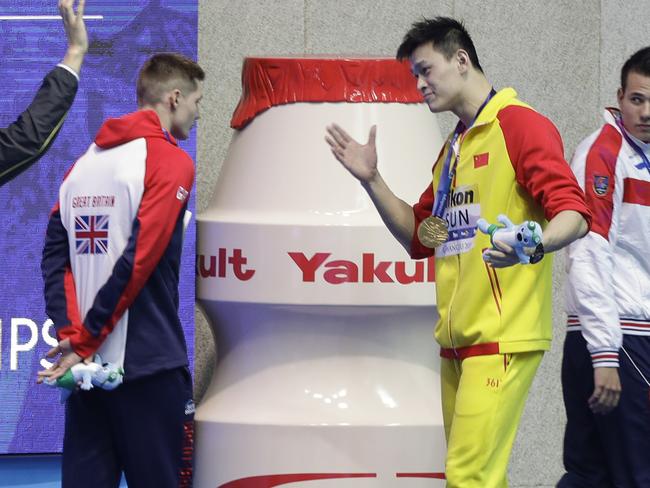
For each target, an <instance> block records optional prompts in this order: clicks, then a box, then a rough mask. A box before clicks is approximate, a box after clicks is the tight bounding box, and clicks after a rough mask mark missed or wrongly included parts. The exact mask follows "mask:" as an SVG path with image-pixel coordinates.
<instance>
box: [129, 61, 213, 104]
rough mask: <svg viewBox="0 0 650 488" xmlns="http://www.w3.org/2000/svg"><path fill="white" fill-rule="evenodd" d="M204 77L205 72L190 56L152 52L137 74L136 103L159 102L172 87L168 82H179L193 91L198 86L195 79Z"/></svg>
mask: <svg viewBox="0 0 650 488" xmlns="http://www.w3.org/2000/svg"><path fill="white" fill-rule="evenodd" d="M204 79H205V72H204V71H203V69H202V68H201V67H200V66H199V65H198V63H196V62H195V61H192V60H191V59H190V58H188V57H186V56H183V55H182V54H177V53H159V54H154V55H153V56H151V57H150V58H149V59H148V60H147V61H145V63H144V65H143V66H142V68H141V69H140V74H139V75H138V82H137V89H136V91H137V96H138V105H145V104H155V103H157V102H159V101H160V100H161V96H162V95H163V94H164V93H165V91H167V90H169V89H170V88H173V87H171V86H170V82H173V83H180V84H181V85H184V88H186V89H188V90H190V91H194V90H196V88H197V86H198V85H197V81H203V80H204ZM179 88H180V87H179Z"/></svg>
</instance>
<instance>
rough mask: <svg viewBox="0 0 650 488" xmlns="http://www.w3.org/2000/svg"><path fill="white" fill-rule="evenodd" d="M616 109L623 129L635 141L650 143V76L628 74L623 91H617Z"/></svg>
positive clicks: (620, 89)
mask: <svg viewBox="0 0 650 488" xmlns="http://www.w3.org/2000/svg"><path fill="white" fill-rule="evenodd" d="M618 107H619V108H620V109H621V116H622V118H623V125H624V126H625V129H627V131H628V132H629V133H630V134H632V135H633V136H634V137H636V138H637V139H640V140H642V141H643V142H650V76H645V75H642V74H639V73H634V72H631V73H628V75H627V83H626V84H625V91H623V89H622V88H619V89H618Z"/></svg>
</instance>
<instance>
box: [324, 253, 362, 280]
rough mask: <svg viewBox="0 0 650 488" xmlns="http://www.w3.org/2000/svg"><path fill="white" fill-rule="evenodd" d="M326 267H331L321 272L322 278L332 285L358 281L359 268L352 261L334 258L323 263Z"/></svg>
mask: <svg viewBox="0 0 650 488" xmlns="http://www.w3.org/2000/svg"><path fill="white" fill-rule="evenodd" d="M325 267H326V268H332V269H329V270H327V271H325V273H323V278H324V279H325V281H327V282H328V283H331V284H332V285H340V284H341V283H358V282H359V268H358V267H357V265H356V264H354V263H353V262H352V261H345V260H340V259H339V260H335V261H330V262H329V263H327V264H326V265H325Z"/></svg>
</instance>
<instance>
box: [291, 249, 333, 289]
mask: <svg viewBox="0 0 650 488" xmlns="http://www.w3.org/2000/svg"><path fill="white" fill-rule="evenodd" d="M289 256H290V257H291V259H293V262H294V263H296V264H297V265H298V267H299V268H300V271H302V281H304V282H306V283H313V282H314V281H316V270H317V269H318V268H320V266H321V264H323V263H324V262H325V260H326V259H327V258H328V257H329V256H330V253H328V252H317V253H316V254H314V256H313V257H312V258H311V259H307V257H306V256H305V255H304V254H303V253H301V252H290V253H289Z"/></svg>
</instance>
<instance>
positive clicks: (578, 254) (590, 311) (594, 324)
mask: <svg viewBox="0 0 650 488" xmlns="http://www.w3.org/2000/svg"><path fill="white" fill-rule="evenodd" d="M604 117H605V124H604V125H603V126H602V127H601V128H600V129H599V130H597V131H596V132H594V133H593V134H591V135H590V136H589V137H587V138H586V139H585V140H584V141H582V142H581V143H580V145H579V146H578V148H577V149H576V152H575V155H574V157H573V161H572V163H571V167H572V169H573V171H574V173H575V175H576V178H577V179H578V182H579V183H580V186H581V187H582V188H583V190H584V191H585V195H586V201H587V205H588V206H589V208H590V209H591V212H592V213H593V224H592V227H591V231H590V232H589V233H588V234H587V235H586V236H585V237H584V238H582V239H580V240H578V241H576V242H574V243H573V244H571V245H570V246H569V248H568V259H567V271H568V282H567V286H566V304H567V305H566V306H567V313H568V315H569V317H568V329H569V331H581V332H582V335H583V336H584V338H585V340H586V341H587V348H588V349H589V352H590V354H591V357H592V362H593V366H594V367H605V366H607V367H618V351H619V348H620V347H621V345H622V342H623V339H622V334H632V335H644V336H650V168H648V167H646V164H645V163H644V161H643V158H642V157H641V156H640V155H639V154H638V153H637V152H636V150H635V149H634V148H633V147H632V146H631V145H630V144H629V143H628V142H627V141H626V138H625V137H624V135H623V133H622V132H621V130H622V129H621V128H622V127H623V126H622V124H620V114H619V112H618V111H617V110H616V109H607V110H605V114H604ZM617 120H618V121H619V123H618V124H617ZM627 135H628V136H629V134H627ZM630 137H631V136H630ZM633 140H634V142H635V143H637V145H638V146H639V147H640V148H641V149H642V150H643V152H644V153H645V155H646V157H647V158H648V159H649V160H650V144H644V143H643V142H641V141H638V140H635V139H633Z"/></svg>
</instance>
